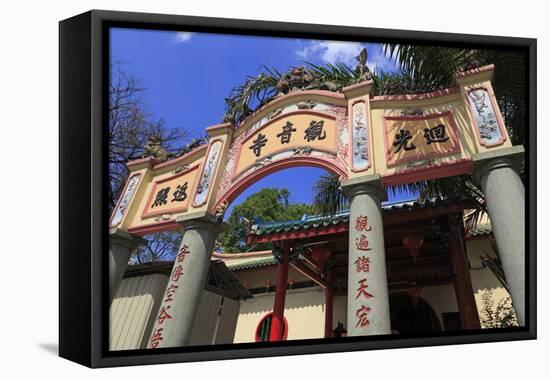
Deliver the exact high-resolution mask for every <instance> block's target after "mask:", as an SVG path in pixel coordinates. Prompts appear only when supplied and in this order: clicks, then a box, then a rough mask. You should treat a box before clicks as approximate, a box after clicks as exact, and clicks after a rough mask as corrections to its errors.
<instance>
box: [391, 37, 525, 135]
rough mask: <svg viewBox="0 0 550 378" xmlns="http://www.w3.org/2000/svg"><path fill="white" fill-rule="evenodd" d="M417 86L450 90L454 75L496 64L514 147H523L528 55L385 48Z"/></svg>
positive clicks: (498, 92) (499, 99)
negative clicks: (472, 68) (526, 61)
mask: <svg viewBox="0 0 550 378" xmlns="http://www.w3.org/2000/svg"><path fill="white" fill-rule="evenodd" d="M384 49H385V52H386V53H387V54H389V55H390V56H392V57H393V59H395V62H396V63H397V64H399V66H400V68H401V71H402V74H403V75H405V76H407V77H409V78H410V79H411V80H412V82H414V83H422V85H423V86H428V87H432V88H436V87H448V86H451V85H452V83H453V78H454V74H455V73H456V72H459V71H462V70H464V69H467V68H471V67H475V66H479V65H487V64H494V65H495V73H494V80H493V87H494V90H495V96H496V98H497V102H498V104H499V107H500V110H501V112H502V116H503V118H504V123H505V124H506V127H507V129H508V133H509V134H510V138H511V139H512V143H513V144H523V143H524V140H525V127H526V110H527V109H526V101H525V100H526V97H527V92H526V88H527V87H526V83H527V76H526V71H525V59H526V56H525V53H523V52H521V51H502V50H476V49H467V48H459V47H454V48H449V47H440V46H422V45H392V44H387V45H385V46H384Z"/></svg>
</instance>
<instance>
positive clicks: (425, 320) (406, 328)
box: [390, 291, 442, 334]
mask: <svg viewBox="0 0 550 378" xmlns="http://www.w3.org/2000/svg"><path fill="white" fill-rule="evenodd" d="M390 317H391V329H392V333H396V334H410V333H424V332H437V331H441V330H442V329H441V324H440V323H439V319H438V318H437V315H436V313H435V311H434V310H433V308H432V306H430V304H429V303H428V302H426V301H425V300H424V299H422V298H420V297H419V296H414V295H409V294H408V293H406V292H403V291H400V292H395V293H391V294H390Z"/></svg>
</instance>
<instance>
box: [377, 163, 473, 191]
mask: <svg viewBox="0 0 550 378" xmlns="http://www.w3.org/2000/svg"><path fill="white" fill-rule="evenodd" d="M472 166H473V163H472V159H471V158H464V159H460V160H455V161H453V162H448V163H439V164H433V165H430V166H428V167H426V166H423V167H415V168H411V169H407V170H404V171H400V172H397V173H390V174H385V175H382V177H381V179H382V184H383V185H384V186H396V185H402V184H408V183H411V182H417V181H422V180H433V179H436V178H443V177H450V176H458V175H463V174H467V173H470V172H471V171H472Z"/></svg>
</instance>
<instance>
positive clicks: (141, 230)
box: [128, 220, 181, 236]
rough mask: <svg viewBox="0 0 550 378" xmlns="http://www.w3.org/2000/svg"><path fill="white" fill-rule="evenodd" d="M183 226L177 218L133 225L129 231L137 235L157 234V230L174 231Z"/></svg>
mask: <svg viewBox="0 0 550 378" xmlns="http://www.w3.org/2000/svg"><path fill="white" fill-rule="evenodd" d="M179 227H181V226H180V225H179V224H178V223H177V222H176V221H175V220H169V221H166V222H159V223H153V224H148V225H145V226H138V227H132V228H129V229H128V232H129V233H131V234H134V235H137V236H145V235H149V234H155V233H157V232H165V231H174V230H177V229H178V228H179Z"/></svg>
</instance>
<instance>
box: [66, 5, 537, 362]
mask: <svg viewBox="0 0 550 378" xmlns="http://www.w3.org/2000/svg"><path fill="white" fill-rule="evenodd" d="M78 17H81V18H83V19H85V18H88V17H89V20H90V30H89V31H88V32H89V37H90V44H89V48H90V56H89V60H88V61H87V62H86V59H80V60H79V63H80V64H84V65H88V67H89V72H90V76H91V77H90V79H91V80H90V88H89V89H90V93H91V96H90V98H89V106H90V109H89V120H88V122H84V123H85V124H87V125H89V126H90V127H89V128H82V129H81V132H82V133H83V134H85V135H83V139H86V135H87V136H88V138H89V143H90V156H88V159H89V160H90V165H89V166H90V171H88V172H86V171H85V170H84V171H85V172H84V173H82V176H83V177H85V176H86V175H85V173H88V175H89V177H90V188H89V190H90V193H91V194H90V202H89V207H88V209H89V212H87V213H84V214H83V215H82V216H83V217H88V216H89V222H90V223H89V224H90V227H89V229H88V230H72V231H74V234H73V233H72V232H69V233H68V234H65V232H64V231H66V230H71V228H74V227H72V226H73V225H72V224H67V223H68V222H66V219H62V216H60V261H59V267H60V273H59V274H60V290H59V294H60V302H59V303H60V307H59V309H60V324H59V327H60V345H59V346H60V356H62V357H65V358H68V359H70V360H72V361H75V362H78V363H81V364H84V365H86V366H89V367H111V366H121V365H142V364H157V363H173V362H190V361H204V360H220V359H234V358H252V357H269V356H283V355H298V354H312V353H331V352H344V351H358V350H373V349H389V348H406V347H422V346H442V345H451V344H469V343H481V342H496V341H513V340H527V339H535V338H536V161H535V160H536V39H531V38H517V37H495V36H476V35H467V34H449V33H434V32H419V31H405V30H386V29H372V28H360V27H348V26H327V25H313V24H298V23H284V22H271V21H251V20H235V19H220V18H210V17H195V16H175V15H160V14H146V13H133V12H114V11H99V10H93V11H90V12H87V13H85V14H82V15H80V16H76V17H73V18H71V19H69V20H73V19H76V18H78ZM69 20H66V21H62V22H61V23H60V41H61V38H62V36H61V34H62V33H61V25H62V24H63V23H66V22H69ZM106 23H136V24H142V25H143V26H150V25H153V24H155V25H157V26H158V27H160V26H166V27H168V28H174V29H173V30H177V28H178V27H179V28H180V29H181V28H182V27H183V26H191V27H198V28H204V29H206V28H212V29H216V30H220V28H221V29H223V30H225V31H226V32H229V31H232V32H233V33H236V30H240V31H242V30H245V31H248V32H250V33H259V34H265V35H267V34H269V35H273V30H277V31H280V32H282V33H290V34H295V33H306V34H308V35H310V34H311V35H318V36H324V37H325V38H328V37H331V38H334V39H338V37H340V39H345V40H353V37H355V38H356V39H364V38H363V37H365V36H368V37H369V38H373V39H386V40H387V39H405V40H415V41H425V42H427V43H429V42H432V43H433V42H445V43H452V44H454V43H459V44H460V43H462V44H470V45H471V44H482V45H483V44H490V45H493V46H504V47H517V48H527V49H528V57H529V64H528V67H529V72H528V76H529V78H528V83H529V94H528V95H529V100H528V104H529V125H530V134H529V140H528V141H527V140H526V143H528V146H527V147H528V157H529V164H528V165H527V166H526V174H527V177H528V180H526V192H527V193H526V194H528V196H529V199H530V200H529V207H528V209H529V213H528V217H527V222H526V234H527V235H528V237H527V238H526V243H528V245H527V248H526V250H527V251H528V259H529V261H528V264H526V269H527V272H526V273H527V277H528V281H527V284H528V296H527V298H528V301H529V302H528V303H527V304H526V307H527V311H528V319H529V327H528V328H521V329H517V330H515V331H509V330H508V331H500V332H489V333H487V332H482V331H475V332H474V333H472V334H460V335H445V336H434V337H417V338H403V337H401V338H399V339H392V338H386V339H384V338H383V337H382V338H372V337H371V338H368V339H366V338H354V339H347V340H343V341H341V342H330V343H328V342H319V340H305V341H301V342H297V343H294V342H283V343H281V344H280V345H268V346H264V345H262V346H255V347H252V346H251V345H249V344H243V345H242V346H241V347H240V346H239V344H235V345H231V348H229V346H228V347H227V348H226V349H220V348H216V349H213V350H203V351H185V348H174V349H175V350H173V349H172V348H170V349H166V350H162V349H161V350H157V351H155V353H147V352H148V351H136V354H135V355H124V354H122V355H120V354H117V353H112V352H106V350H107V348H106V345H107V340H108V339H106V337H105V336H106V332H105V331H106V330H105V328H106V327H105V324H106V323H105V320H106V319H105V314H108V308H107V311H106V307H107V305H106V303H107V301H105V300H104V298H108V285H107V284H106V279H105V277H104V275H105V274H106V267H107V264H108V261H107V259H106V258H105V257H106V256H103V255H104V254H103V251H104V250H105V249H104V247H105V248H107V247H108V242H107V241H108V232H107V227H106V224H107V223H106V222H107V221H108V213H107V208H106V206H103V201H102V199H103V198H106V197H105V194H106V193H107V192H106V190H107V185H106V181H105V180H104V175H103V173H104V172H103V164H104V161H105V158H106V152H107V151H106V148H104V147H105V145H104V140H103V138H104V135H103V133H102V130H101V126H102V124H104V121H105V118H104V117H105V115H104V114H103V109H104V106H105V104H106V101H108V100H107V99H106V98H104V97H105V96H103V88H104V86H105V84H106V83H107V81H106V80H107V78H105V77H104V76H106V75H103V71H104V68H105V65H104V63H105V61H104V53H105V47H106V42H107V41H106V39H105V37H106V36H105V33H104V27H105V25H106ZM327 28H329V29H327ZM75 38H76V37H75ZM350 38H351V39H350ZM64 55H70V52H68V51H66V50H65V51H62V49H61V48H60V64H61V60H62V58H63V56H64ZM63 76H64V73H62V72H61V69H60V99H61V97H62V93H61V92H62V90H63V86H62V81H63V80H66V79H64V78H63ZM82 93H85V91H83V92H82ZM85 97H86V96H85V95H83V96H74V97H73V98H70V99H69V100H65V101H64V102H62V101H60V163H59V164H60V215H62V214H65V213H66V212H67V211H68V210H70V209H69V207H70V203H71V202H74V201H86V199H82V198H79V197H78V193H76V192H73V191H69V192H67V191H64V192H63V191H62V190H63V188H65V189H66V188H68V187H69V186H70V185H69V183H70V181H69V180H71V179H72V178H69V177H67V175H66V170H65V171H63V172H64V173H63V174H62V164H63V162H62V161H61V160H62V157H63V154H62V149H63V148H64V146H62V144H63V143H66V142H67V141H66V140H65V139H64V138H65V137H66V135H64V132H65V130H66V128H67V124H66V123H67V121H68V120H67V119H66V118H65V119H63V117H62V112H63V111H64V109H62V108H63V107H64V106H67V101H68V102H70V103H74V105H77V106H80V107H84V108H85V106H86V105H85V102H86V101H87V99H86V98H85ZM64 123H65V124H64ZM74 158H75V159H77V160H80V158H82V159H86V156H84V154H83V151H76V155H75V157H74ZM84 161H85V160H84ZM62 193H63V194H65V195H67V197H66V198H62ZM86 233H87V234H88V235H89V237H90V243H89V246H88V247H89V248H86V247H87V246H83V247H82V248H80V249H78V250H77V252H78V253H79V254H80V253H81V254H82V256H81V257H79V258H78V261H81V262H82V265H83V266H81V267H79V268H78V270H79V271H80V272H82V273H83V275H84V277H89V281H88V282H85V280H82V279H80V280H79V281H78V284H76V287H78V289H79V290H83V291H84V293H85V294H86V295H85V297H86V298H89V304H88V306H87V308H89V310H90V311H89V317H84V318H83V319H82V320H80V321H79V322H78V323H77V324H76V325H72V326H71V330H72V331H73V332H74V335H73V336H71V337H70V339H71V340H70V341H71V343H72V344H74V342H75V341H74V340H75V339H76V338H78V339H79V340H89V345H83V346H84V348H83V349H81V351H80V353H77V355H75V354H74V353H68V351H67V345H66V343H67V342H68V340H69V339H68V338H67V327H68V325H67V324H66V323H65V322H62V319H66V318H67V317H68V315H69V316H70V314H71V313H72V312H73V311H74V310H70V309H68V308H67V304H68V303H70V302H71V301H72V300H74V298H66V299H65V298H62V294H63V295H66V293H67V292H68V293H69V295H75V292H76V288H75V286H73V288H68V287H67V285H68V283H67V280H66V277H64V279H65V280H62V276H63V275H64V274H66V273H67V270H68V269H71V270H74V267H69V266H67V261H66V257H67V254H68V253H69V252H70V251H68V250H67V245H71V243H74V242H76V241H77V240H81V239H79V236H82V235H85V234H86ZM62 240H64V242H63V243H62ZM72 253H76V251H74V250H72ZM85 261H88V262H89V264H88V265H86V263H85ZM73 285H75V284H74V283H73ZM68 289H69V291H67V290H68ZM62 312H63V314H62ZM62 335H63V336H62ZM72 344H71V345H72ZM88 353H89V355H87V354H88Z"/></svg>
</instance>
